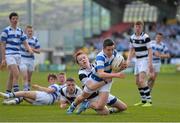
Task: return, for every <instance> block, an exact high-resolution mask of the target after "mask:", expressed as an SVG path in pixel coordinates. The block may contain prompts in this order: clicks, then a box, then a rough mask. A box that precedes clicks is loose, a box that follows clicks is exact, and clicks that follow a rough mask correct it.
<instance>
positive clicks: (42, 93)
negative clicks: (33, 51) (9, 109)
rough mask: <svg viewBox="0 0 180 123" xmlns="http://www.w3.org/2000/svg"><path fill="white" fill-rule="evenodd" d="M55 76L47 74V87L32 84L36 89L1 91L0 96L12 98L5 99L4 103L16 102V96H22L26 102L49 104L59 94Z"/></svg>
mask: <svg viewBox="0 0 180 123" xmlns="http://www.w3.org/2000/svg"><path fill="white" fill-rule="evenodd" d="M56 81H57V77H56V75H55V74H49V75H48V82H49V83H50V86H49V87H43V86H40V85H37V84H35V85H33V86H32V87H33V88H34V89H36V90H37V91H19V92H14V93H13V92H12V93H8V94H6V93H2V92H0V96H1V97H4V98H6V99H8V98H13V99H12V100H9V101H8V100H7V101H6V102H4V104H17V103H19V102H18V101H19V100H17V99H18V97H23V98H24V99H25V100H26V101H27V102H29V103H31V104H33V105H50V104H53V103H54V101H55V100H56V99H57V97H58V96H60V87H59V85H57V84H56Z"/></svg>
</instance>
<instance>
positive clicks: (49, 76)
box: [48, 73, 57, 81]
mask: <svg viewBox="0 0 180 123" xmlns="http://www.w3.org/2000/svg"><path fill="white" fill-rule="evenodd" d="M51 77H52V78H53V79H57V76H56V75H55V74H53V73H50V74H49V75H48V81H49V79H50V78H51Z"/></svg>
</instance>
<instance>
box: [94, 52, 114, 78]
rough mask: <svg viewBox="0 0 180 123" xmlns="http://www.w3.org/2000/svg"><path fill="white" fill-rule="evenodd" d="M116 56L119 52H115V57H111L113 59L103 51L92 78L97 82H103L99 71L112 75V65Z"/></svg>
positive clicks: (97, 60) (98, 57)
mask: <svg viewBox="0 0 180 123" xmlns="http://www.w3.org/2000/svg"><path fill="white" fill-rule="evenodd" d="M116 55H117V51H115V50H114V52H113V55H112V56H111V58H108V57H107V56H106V54H105V53H104V52H103V51H101V52H100V53H99V54H98V55H97V56H96V60H95V69H94V70H93V73H92V75H91V78H92V79H94V80H96V81H103V79H102V78H100V77H99V76H98V74H97V71H98V70H99V69H104V72H106V73H111V72H112V69H111V64H112V61H113V59H114V57H115V56H116Z"/></svg>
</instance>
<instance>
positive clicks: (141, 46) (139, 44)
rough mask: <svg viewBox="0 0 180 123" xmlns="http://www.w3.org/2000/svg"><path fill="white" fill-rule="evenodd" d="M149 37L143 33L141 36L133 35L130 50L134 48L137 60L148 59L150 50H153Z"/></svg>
mask: <svg viewBox="0 0 180 123" xmlns="http://www.w3.org/2000/svg"><path fill="white" fill-rule="evenodd" d="M150 41H151V40H150V38H149V36H148V35H147V34H146V33H144V32H142V33H141V35H140V36H136V35H135V34H133V35H132V36H131V37H130V48H134V50H135V55H136V58H137V59H143V58H147V57H148V49H149V48H151V45H150Z"/></svg>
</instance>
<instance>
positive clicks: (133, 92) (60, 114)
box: [0, 69, 180, 122]
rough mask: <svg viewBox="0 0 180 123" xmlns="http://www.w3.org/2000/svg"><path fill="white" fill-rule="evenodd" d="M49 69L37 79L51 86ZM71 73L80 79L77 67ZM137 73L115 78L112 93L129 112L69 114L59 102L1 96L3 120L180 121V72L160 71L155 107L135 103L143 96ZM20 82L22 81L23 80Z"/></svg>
mask: <svg viewBox="0 0 180 123" xmlns="http://www.w3.org/2000/svg"><path fill="white" fill-rule="evenodd" d="M7 75H8V74H7V72H6V71H4V72H2V71H1V72H0V91H5V85H6V79H7ZM47 75H48V72H34V74H33V77H32V81H33V83H36V84H40V85H43V86H47V85H48V82H47ZM67 77H73V78H75V80H76V81H77V84H80V83H79V81H78V78H77V77H78V75H77V69H73V70H68V71H67ZM134 80H135V78H134V75H133V74H127V75H126V78H125V79H114V83H113V86H112V90H111V93H112V94H113V95H115V96H117V97H118V98H120V99H121V100H123V101H124V102H126V103H127V105H128V109H127V111H125V112H121V113H116V114H111V115H108V116H100V115H97V114H96V112H95V111H93V110H92V109H89V110H87V111H86V112H83V113H82V114H81V115H76V114H73V115H67V114H66V110H62V109H60V108H59V105H58V103H56V104H54V105H49V106H33V105H30V104H28V103H26V102H25V101H24V102H23V103H21V104H19V105H10V106H7V105H3V104H1V102H2V100H3V99H2V98H1V99H0V122H27V121H29V122H35V121H36V122H126V121H127V122H155V121H156V122H174V121H180V73H175V74H160V75H159V76H158V79H157V81H156V85H155V87H154V89H153V91H152V100H153V106H152V107H146V108H144V107H135V106H133V104H134V103H136V102H138V101H139V100H140V98H139V94H138V91H137V87H136V85H135V81H134ZM20 84H22V82H21V80H20Z"/></svg>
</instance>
